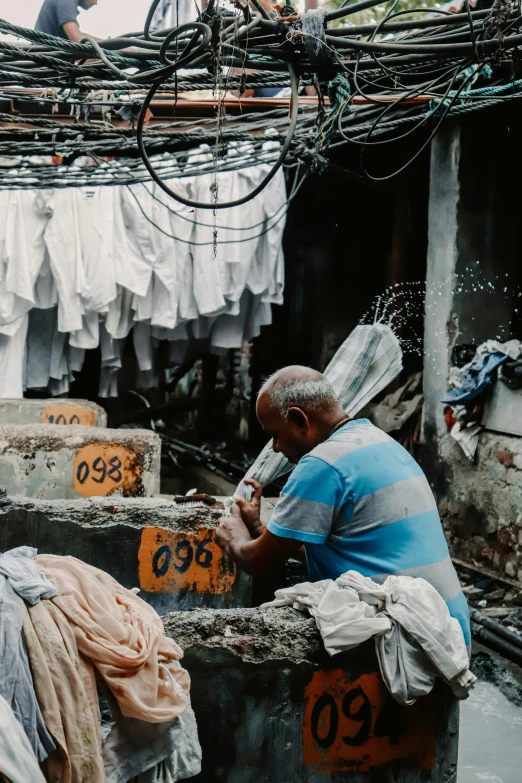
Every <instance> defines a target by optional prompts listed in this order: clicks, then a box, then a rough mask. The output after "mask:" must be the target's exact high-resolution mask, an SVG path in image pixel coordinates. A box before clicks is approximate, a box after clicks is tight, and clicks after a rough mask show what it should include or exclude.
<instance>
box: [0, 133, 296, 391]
mask: <svg viewBox="0 0 522 783" xmlns="http://www.w3.org/2000/svg"><path fill="white" fill-rule="evenodd" d="M274 145H275V143H274V142H267V143H266V146H267V147H268V146H271V147H272V149H273V147H274ZM239 149H240V148H239V147H238V150H239ZM228 154H229V155H230V152H229V153H228ZM164 157H165V156H164ZM273 159H274V154H273V152H272V154H271V155H267V160H266V162H264V161H263V160H262V159H261V162H258V163H257V165H252V166H248V167H244V168H238V169H236V170H226V171H221V172H219V173H217V174H216V172H215V171H213V170H212V165H210V166H209V161H210V163H212V155H211V153H210V150H209V149H208V147H207V148H205V147H204V146H202V147H200V148H198V150H196V151H193V152H192V153H190V154H189V161H190V164H191V171H193V170H194V163H198V162H199V161H201V165H202V168H203V169H204V173H200V174H191V175H189V176H178V177H171V178H170V179H169V180H167V181H166V184H167V185H168V186H169V187H171V188H172V189H174V190H175V191H176V192H178V193H180V194H181V195H182V196H183V197H184V198H187V199H190V200H192V201H198V202H204V203H209V202H211V201H212V198H213V197H214V198H215V200H217V201H218V202H228V201H231V200H235V199H238V198H241V197H243V196H245V195H247V194H248V193H250V192H251V191H252V190H254V188H255V187H256V186H257V185H258V184H259V183H260V182H261V181H262V180H263V179H264V177H265V176H266V174H267V173H268V172H269V171H270V169H271V167H272V166H273ZM169 169H170V170H172V165H171V166H170V167H169ZM179 173H180V175H181V171H180V172H179ZM286 211H287V195H286V187H285V178H284V175H283V173H282V170H281V169H280V170H279V171H278V173H277V174H276V176H275V177H274V178H273V179H272V180H271V182H270V183H269V184H268V185H267V187H266V188H265V189H264V190H262V191H261V193H259V195H257V196H256V197H255V198H253V199H252V200H250V201H248V202H247V203H245V204H244V205H242V206H240V207H234V208H230V209H217V210H209V209H202V208H192V207H188V206H185V205H183V204H181V203H180V202H178V201H175V200H173V199H172V198H170V197H169V196H168V195H167V194H166V193H165V192H164V191H163V190H162V188H161V187H160V186H159V185H157V184H156V183H153V182H150V181H149V182H136V183H134V184H130V185H128V184H125V185H118V184H115V185H112V186H100V185H92V186H90V185H89V186H85V187H74V188H68V187H66V188H62V189H58V188H56V189H54V190H28V189H20V190H16V189H13V190H1V191H0V214H1V216H2V219H1V221H0V367H9V372H8V373H6V372H4V373H0V397H21V396H23V391H24V390H25V389H40V390H43V389H46V390H47V391H48V392H49V393H50V394H52V395H59V394H66V393H67V392H68V389H69V384H70V382H71V381H72V380H73V379H74V376H73V373H74V372H78V371H80V370H81V368H82V365H83V362H84V358H85V351H86V350H89V349H93V348H97V347H98V346H100V348H101V355H102V362H101V363H102V373H101V380H100V390H99V392H100V396H105V397H107V396H117V375H118V370H119V369H120V368H121V357H122V351H123V346H124V343H125V341H126V339H127V337H128V336H129V334H130V332H131V330H132V332H133V335H132V337H133V340H134V346H135V350H136V357H137V363H138V367H139V370H140V374H141V376H142V377H141V387H142V388H147V387H150V386H153V385H155V384H154V380H155V372H154V352H155V345H156V343H157V341H159V340H169V341H170V343H171V354H172V361H173V363H176V362H178V361H180V359H181V358H182V356H183V353H184V350H185V349H186V346H187V344H188V343H192V342H193V341H199V342H200V343H201V346H202V347H203V348H204V349H205V350H210V351H212V352H216V353H220V352H221V353H222V352H225V351H227V350H229V349H231V348H239V347H240V346H241V344H242V342H243V341H244V340H246V339H250V338H251V337H255V336H257V335H258V334H259V332H260V328H261V326H263V325H267V324H270V323H271V317H272V316H271V305H272V304H281V303H282V301H283V288H284V258H283V252H282V234H283V230H284V226H285V218H286Z"/></svg>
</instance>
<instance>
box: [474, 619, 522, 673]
mask: <svg viewBox="0 0 522 783" xmlns="http://www.w3.org/2000/svg"><path fill="white" fill-rule="evenodd" d="M471 635H472V636H473V638H474V639H476V640H477V642H482V643H483V644H485V645H486V647H490V648H491V649H492V650H494V651H495V652H497V653H499V654H500V655H503V656H504V658H507V659H508V661H512V662H513V663H516V664H517V665H518V666H522V650H521V649H520V648H519V647H515V645H514V644H510V642H506V641H505V640H504V639H501V637H500V636H497V634H495V633H492V632H491V631H488V629H487V628H484V626H482V625H479V624H478V623H474V622H472V623H471Z"/></svg>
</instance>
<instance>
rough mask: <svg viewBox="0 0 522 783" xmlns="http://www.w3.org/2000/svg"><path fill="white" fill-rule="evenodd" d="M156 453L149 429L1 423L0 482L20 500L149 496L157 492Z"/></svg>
mask: <svg viewBox="0 0 522 783" xmlns="http://www.w3.org/2000/svg"><path fill="white" fill-rule="evenodd" d="M160 448H161V444H160V439H159V437H158V436H157V435H156V434H155V433H153V432H149V431H148V430H110V429H105V428H101V427H85V426H81V425H58V424H30V425H16V424H4V425H0V481H1V484H2V486H4V487H5V489H6V490H7V493H8V494H9V495H22V496H24V497H34V498H49V499H50V498H74V497H81V496H83V497H93V496H106V495H124V496H136V495H140V496H145V497H150V496H151V495H154V494H156V493H157V492H158V491H159V469H160Z"/></svg>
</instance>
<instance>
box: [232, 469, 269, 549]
mask: <svg viewBox="0 0 522 783" xmlns="http://www.w3.org/2000/svg"><path fill="white" fill-rule="evenodd" d="M245 484H248V485H249V486H250V487H253V488H254V492H253V494H252V497H251V498H250V500H246V499H245V498H240V497H237V495H234V501H235V503H236V506H237V507H238V509H239V512H240V514H241V519H242V520H243V522H244V523H245V525H246V526H247V528H248V530H249V531H250V534H251V535H252V536H253V538H258V537H259V536H260V535H261V533H262V532H263V525H262V524H261V494H262V492H263V487H262V486H261V484H260V483H259V482H258V481H256V480H255V479H245Z"/></svg>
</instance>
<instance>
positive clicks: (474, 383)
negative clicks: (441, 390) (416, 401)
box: [442, 340, 522, 405]
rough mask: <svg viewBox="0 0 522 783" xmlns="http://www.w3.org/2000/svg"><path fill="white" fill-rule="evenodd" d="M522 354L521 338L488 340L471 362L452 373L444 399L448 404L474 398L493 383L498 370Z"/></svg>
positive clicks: (480, 346)
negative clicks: (500, 340)
mask: <svg viewBox="0 0 522 783" xmlns="http://www.w3.org/2000/svg"><path fill="white" fill-rule="evenodd" d="M521 355H522V343H521V342H520V340H508V341H507V342H505V343H501V342H499V341H498V340H487V341H486V342H485V343H482V344H481V345H479V347H478V348H477V351H476V353H475V356H474V358H473V359H472V361H471V362H469V363H468V364H466V365H464V367H461V368H460V369H458V370H456V371H455V372H453V373H452V376H451V385H452V387H453V388H450V389H449V390H448V391H447V393H446V396H445V397H444V398H443V399H442V402H443V403H446V404H448V405H456V404H462V403H466V402H470V401H471V400H474V399H475V398H476V397H478V396H479V394H482V392H483V391H484V390H485V389H486V387H487V386H489V384H490V383H492V382H493V381H494V379H495V377H496V373H497V370H498V369H499V367H501V366H502V365H503V364H504V363H505V362H507V361H508V360H512V361H513V360H517V359H518V358H519V357H520V356H521Z"/></svg>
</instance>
